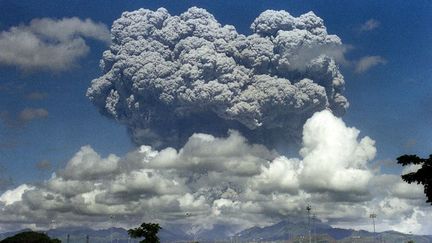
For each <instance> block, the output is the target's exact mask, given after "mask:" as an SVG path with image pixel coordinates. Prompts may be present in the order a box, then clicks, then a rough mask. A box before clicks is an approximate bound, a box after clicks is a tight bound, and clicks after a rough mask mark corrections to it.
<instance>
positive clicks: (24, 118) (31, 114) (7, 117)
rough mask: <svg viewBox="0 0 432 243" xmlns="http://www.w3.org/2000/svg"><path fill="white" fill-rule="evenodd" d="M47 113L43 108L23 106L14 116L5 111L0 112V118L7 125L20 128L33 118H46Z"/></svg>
mask: <svg viewBox="0 0 432 243" xmlns="http://www.w3.org/2000/svg"><path fill="white" fill-rule="evenodd" d="M48 114H49V113H48V111H47V110H46V109H43V108H25V109H23V110H22V111H21V112H19V113H18V114H17V115H16V116H15V117H13V116H12V115H11V114H10V113H9V112H7V111H4V112H1V113H0V120H2V121H3V123H4V124H5V125H6V126H7V127H10V128H21V127H24V126H26V125H27V124H28V123H30V122H32V121H34V120H39V119H44V118H47V117H48Z"/></svg>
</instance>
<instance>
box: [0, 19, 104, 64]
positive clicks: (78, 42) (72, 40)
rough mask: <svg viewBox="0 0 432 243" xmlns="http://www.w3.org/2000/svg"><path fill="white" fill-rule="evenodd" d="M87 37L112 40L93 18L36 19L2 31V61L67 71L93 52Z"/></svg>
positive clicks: (2, 62) (0, 54) (101, 25)
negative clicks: (27, 23) (86, 40)
mask: <svg viewBox="0 0 432 243" xmlns="http://www.w3.org/2000/svg"><path fill="white" fill-rule="evenodd" d="M84 38H92V39H96V40H100V41H104V42H106V43H109V42H110V33H109V31H108V29H107V27H106V26H105V25H104V24H101V23H95V22H93V21H92V20H90V19H86V20H81V19H78V18H64V19H61V20H56V19H50V18H43V19H34V20H32V21H31V22H30V24H29V25H19V26H15V27H11V28H10V29H9V30H7V31H2V32H0V50H2V51H1V52H0V65H9V66H17V67H19V68H21V69H23V70H35V69H43V70H51V71H63V70H66V69H68V68H70V67H72V66H73V65H74V64H75V63H76V61H77V59H79V58H81V57H83V56H85V55H86V54H87V53H88V52H89V49H90V48H89V46H87V44H86V42H85V40H84Z"/></svg>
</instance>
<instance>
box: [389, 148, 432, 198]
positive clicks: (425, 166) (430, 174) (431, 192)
mask: <svg viewBox="0 0 432 243" xmlns="http://www.w3.org/2000/svg"><path fill="white" fill-rule="evenodd" d="M397 161H398V164H402V165H403V166H406V165H411V164H412V165H421V168H420V169H419V170H417V171H416V172H411V173H408V174H405V175H402V179H403V180H404V181H406V182H408V183H410V184H411V183H413V182H416V183H417V184H422V185H423V186H424V193H425V194H426V197H427V200H426V202H428V203H430V204H431V205H432V154H431V155H429V158H427V159H423V158H420V157H418V156H417V155H402V156H400V157H399V158H397Z"/></svg>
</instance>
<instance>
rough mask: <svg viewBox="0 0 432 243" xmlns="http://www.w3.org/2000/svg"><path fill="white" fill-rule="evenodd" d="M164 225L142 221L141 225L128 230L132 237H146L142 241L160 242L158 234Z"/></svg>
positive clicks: (147, 242) (142, 242)
mask: <svg viewBox="0 0 432 243" xmlns="http://www.w3.org/2000/svg"><path fill="white" fill-rule="evenodd" d="M160 229H162V227H160V226H159V224H155V223H142V224H141V226H140V227H138V228H134V229H130V230H128V234H129V235H130V236H131V237H132V238H140V237H144V240H142V241H140V243H159V242H160V241H159V237H158V236H157V234H158V232H159V230H160Z"/></svg>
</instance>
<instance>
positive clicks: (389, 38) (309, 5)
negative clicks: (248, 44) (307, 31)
mask: <svg viewBox="0 0 432 243" xmlns="http://www.w3.org/2000/svg"><path fill="white" fill-rule="evenodd" d="M0 5H1V9H2V10H0V11H1V16H2V18H1V19H0V28H1V30H7V29H8V28H10V27H11V26H16V25H19V24H26V23H28V22H29V21H30V20H32V19H33V18H43V17H49V18H63V17H72V16H77V17H80V18H91V19H93V20H95V21H101V22H103V23H105V24H106V25H107V26H110V25H111V23H112V21H113V20H115V19H116V18H117V17H118V16H120V14H121V13H122V12H123V11H127V10H134V9H138V8H149V9H157V8H159V7H165V8H167V9H168V10H169V11H170V13H172V14H178V13H181V12H183V11H185V10H187V8H189V7H191V6H199V7H204V8H206V9H207V10H208V11H209V12H211V13H212V14H213V15H214V16H215V17H216V18H217V19H218V20H219V21H220V22H221V23H222V24H231V25H234V26H235V27H236V28H237V30H238V32H240V33H249V32H250V30H249V25H250V23H251V21H252V20H253V19H254V18H255V17H256V16H257V15H258V14H259V13H260V12H262V11H264V10H266V9H275V10H287V11H288V12H290V13H291V14H292V15H294V16H296V15H300V14H301V13H304V12H307V11H314V13H316V14H317V15H318V16H320V17H321V18H323V19H324V21H325V24H326V26H327V28H328V31H329V33H332V34H337V35H338V36H339V37H340V38H341V39H342V41H343V42H344V43H345V44H348V45H351V46H352V50H351V51H349V52H348V53H347V57H348V58H349V59H351V60H355V59H357V58H360V57H362V56H365V55H379V56H381V57H383V58H385V59H386V60H387V63H386V64H385V65H378V66H376V67H373V68H371V69H370V70H368V71H367V72H365V73H361V74H357V73H354V72H353V70H354V69H353V68H352V67H347V66H345V67H343V71H342V73H343V75H344V76H345V80H346V83H347V84H346V93H345V94H346V97H347V98H348V100H349V102H350V108H349V109H348V111H347V113H346V115H345V116H344V120H345V121H346V122H347V123H348V124H349V125H351V126H355V127H357V128H359V129H360V130H361V131H362V133H363V134H365V135H368V136H370V137H372V138H373V139H375V140H376V141H377V148H378V155H377V159H378V160H394V159H395V158H396V157H397V156H399V155H401V154H404V153H417V154H421V155H427V154H428V153H429V151H430V149H431V144H432V140H431V135H432V134H431V130H430V125H431V124H430V119H431V115H430V114H431V108H430V105H429V102H430V99H431V90H432V84H431V82H430V79H431V78H430V77H431V76H432V66H431V59H432V50H431V48H430V43H431V41H432V33H431V31H428V28H429V24H428V23H430V22H431V21H432V16H431V14H430V10H431V4H430V2H428V1H416V2H415V3H414V2H406V1H396V2H393V1H392V2H388V1H366V2H363V1H362V2H345V3H343V2H337V1H329V2H328V1H313V2H306V3H304V2H298V1H266V2H265V3H264V2H261V3H255V2H249V1H238V2H237V1H236V2H225V1H218V2H214V1H184V2H172V1H128V2H122V1H113V2H110V4H106V3H105V1H102V2H101V1H99V2H98V1H91V2H87V1H71V2H69V1H68V2H67V3H66V2H62V1H56V2H54V1H50V2H47V3H45V4H43V5H41V4H39V3H38V2H37V1H2V2H1V3H0ZM66 6H67V7H66ZM228 10H229V11H228ZM408 10H409V11H408ZM369 19H375V20H377V21H378V22H379V23H380V24H379V26H378V27H377V28H376V29H373V30H370V31H363V32H361V31H359V29H360V27H361V25H362V24H364V23H365V22H366V21H367V20H369ZM90 44H91V53H90V54H89V55H87V56H86V57H84V58H83V59H82V60H80V61H79V63H78V66H76V67H74V68H72V69H71V70H67V71H64V72H60V73H50V72H47V71H42V72H37V71H29V72H22V71H21V70H19V69H17V68H14V67H9V66H3V67H1V69H0V72H1V76H0V77H1V78H0V82H1V84H2V86H7V87H10V88H9V89H10V90H2V95H1V97H0V101H1V103H0V105H1V107H0V108H1V110H2V111H9V112H11V113H16V112H19V111H20V110H22V109H24V108H25V107H43V108H45V109H47V110H48V112H49V116H48V118H47V119H44V120H41V121H35V122H32V123H31V124H28V126H26V127H25V128H20V129H10V128H8V127H5V126H4V125H3V126H1V130H0V134H1V136H2V140H3V142H2V144H5V145H3V146H2V147H1V148H0V149H1V150H0V151H1V154H2V156H1V162H2V163H3V165H4V167H6V169H7V171H8V174H10V175H11V176H12V177H13V180H14V181H15V183H17V184H20V183H22V182H26V181H32V180H34V179H35V178H36V177H38V176H40V175H38V172H37V171H36V170H35V164H36V163H37V162H39V161H41V160H49V161H51V162H52V163H53V165H54V166H57V164H62V163H63V164H64V163H65V162H66V161H67V160H68V158H70V157H71V155H72V154H73V153H75V152H76V150H77V149H78V148H79V147H80V146H82V145H87V144H90V145H92V146H94V147H95V148H96V149H97V150H98V151H100V152H101V153H102V154H108V153H117V154H123V153H125V152H127V151H128V150H130V149H131V148H132V147H133V145H132V144H131V143H130V141H129V138H128V136H127V134H126V132H125V129H124V128H123V127H122V126H119V125H118V124H116V123H115V122H113V121H110V120H108V119H106V118H104V117H102V116H100V115H99V114H98V113H97V112H96V109H95V108H94V107H93V106H92V105H91V103H90V102H89V101H88V99H87V98H86V97H85V91H86V89H87V87H88V85H89V82H90V80H91V79H93V78H95V77H96V76H97V75H98V74H99V72H100V71H99V69H98V62H99V57H100V55H101V52H102V51H103V50H104V46H103V45H101V44H100V43H97V42H94V43H90ZM35 91H38V92H43V93H46V94H47V98H46V99H44V100H41V101H31V100H26V99H25V98H23V97H25V95H28V94H30V93H32V92H35ZM8 144H13V146H7V145H8ZM395 170H396V169H395Z"/></svg>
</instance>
